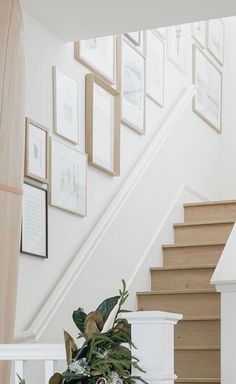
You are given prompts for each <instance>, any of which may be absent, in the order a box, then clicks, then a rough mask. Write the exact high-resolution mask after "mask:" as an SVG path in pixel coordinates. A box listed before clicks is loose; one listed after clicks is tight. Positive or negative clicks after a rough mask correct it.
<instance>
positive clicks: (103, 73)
mask: <svg viewBox="0 0 236 384" xmlns="http://www.w3.org/2000/svg"><path fill="white" fill-rule="evenodd" d="M74 50H75V52H74V54H75V59H76V60H77V61H79V62H80V63H81V64H83V65H85V66H86V67H87V68H88V69H90V70H91V71H92V72H94V73H95V74H96V75H98V76H99V77H101V78H102V79H103V80H104V81H106V82H108V83H109V84H111V85H115V84H116V36H105V37H98V38H96V39H89V40H81V41H79V42H76V43H75V46H74Z"/></svg>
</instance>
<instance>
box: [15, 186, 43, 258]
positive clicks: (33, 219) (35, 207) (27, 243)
mask: <svg viewBox="0 0 236 384" xmlns="http://www.w3.org/2000/svg"><path fill="white" fill-rule="evenodd" d="M21 252H22V253H25V254H28V255H33V256H38V257H43V258H47V257H48V203H47V191H46V190H45V189H43V188H42V187H39V186H35V185H31V184H28V183H24V194H23V207H22V234H21Z"/></svg>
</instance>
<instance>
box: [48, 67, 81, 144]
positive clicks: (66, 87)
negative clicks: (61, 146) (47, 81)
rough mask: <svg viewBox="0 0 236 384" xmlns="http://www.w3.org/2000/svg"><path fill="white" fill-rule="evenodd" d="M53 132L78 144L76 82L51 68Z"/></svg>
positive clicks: (55, 68)
mask: <svg viewBox="0 0 236 384" xmlns="http://www.w3.org/2000/svg"><path fill="white" fill-rule="evenodd" d="M53 74H54V132H55V133H56V134H57V135H59V136H62V137H63V138H65V139H67V140H69V141H70V142H72V143H74V144H78V142H79V114H78V110H79V96H78V82H77V81H76V80H74V79H73V78H72V77H70V76H69V75H67V74H66V73H65V72H63V71H61V70H60V69H59V68H58V67H53Z"/></svg>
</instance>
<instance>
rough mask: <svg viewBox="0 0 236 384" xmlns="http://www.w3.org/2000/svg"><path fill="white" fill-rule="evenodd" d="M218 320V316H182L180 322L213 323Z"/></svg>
mask: <svg viewBox="0 0 236 384" xmlns="http://www.w3.org/2000/svg"><path fill="white" fill-rule="evenodd" d="M220 319H221V318H220V316H184V317H183V319H182V320H180V321H209V320H212V321H215V320H220Z"/></svg>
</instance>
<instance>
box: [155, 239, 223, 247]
mask: <svg viewBox="0 0 236 384" xmlns="http://www.w3.org/2000/svg"><path fill="white" fill-rule="evenodd" d="M225 244H226V242H225V241H219V242H217V241H204V242H199V243H184V244H164V245H162V248H185V247H186V248H187V247H208V246H217V245H225Z"/></svg>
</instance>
